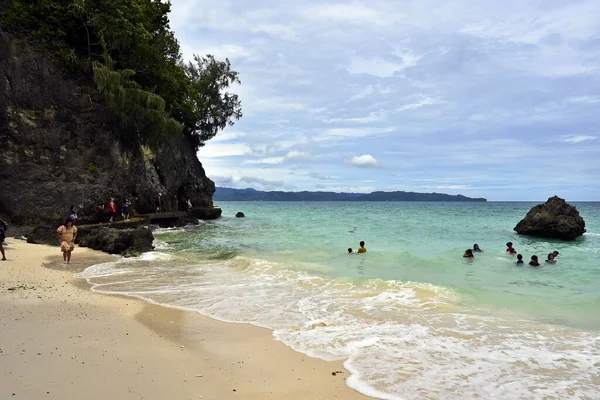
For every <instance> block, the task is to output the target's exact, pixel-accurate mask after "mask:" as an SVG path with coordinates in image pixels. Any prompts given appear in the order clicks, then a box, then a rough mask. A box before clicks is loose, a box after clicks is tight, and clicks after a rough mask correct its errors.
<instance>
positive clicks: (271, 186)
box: [239, 176, 285, 190]
mask: <svg viewBox="0 0 600 400" xmlns="http://www.w3.org/2000/svg"><path fill="white" fill-rule="evenodd" d="M239 180H240V182H242V183H246V184H249V185H252V187H253V188H255V189H258V190H275V189H282V188H283V187H284V186H285V183H284V182H283V181H270V180H267V179H262V178H259V177H256V176H242V177H241V178H240V179H239Z"/></svg>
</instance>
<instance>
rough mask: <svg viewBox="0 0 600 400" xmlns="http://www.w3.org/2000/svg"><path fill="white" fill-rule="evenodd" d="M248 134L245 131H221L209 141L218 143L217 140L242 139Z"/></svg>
mask: <svg viewBox="0 0 600 400" xmlns="http://www.w3.org/2000/svg"><path fill="white" fill-rule="evenodd" d="M246 135H247V134H246V133H244V132H231V131H225V132H219V133H218V134H217V136H215V137H214V138H212V139H211V140H210V142H209V143H216V142H228V141H231V140H234V139H240V138H243V137H245V136H246Z"/></svg>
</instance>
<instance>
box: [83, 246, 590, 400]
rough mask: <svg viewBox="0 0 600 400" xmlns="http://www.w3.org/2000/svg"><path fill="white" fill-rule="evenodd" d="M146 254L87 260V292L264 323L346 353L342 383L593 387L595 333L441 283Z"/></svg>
mask: <svg viewBox="0 0 600 400" xmlns="http://www.w3.org/2000/svg"><path fill="white" fill-rule="evenodd" d="M146 254H147V255H142V257H139V258H137V259H133V260H131V259H130V260H127V261H125V260H122V261H117V262H113V263H104V264H99V265H96V266H92V267H89V268H88V269H86V270H85V271H84V272H82V273H81V274H79V276H81V277H84V278H86V279H87V280H88V282H90V283H91V284H92V287H93V290H94V291H98V292H102V293H112V294H124V295H129V296H134V297H138V298H141V299H145V300H148V301H151V302H153V303H156V304H161V305H166V306H169V307H174V308H181V309H186V310H193V311H196V312H199V313H201V314H203V315H206V316H209V317H212V318H215V319H218V320H221V321H227V322H239V323H250V324H253V325H257V326H261V327H266V328H270V329H272V330H273V336H274V338H275V339H276V340H279V341H281V342H283V343H285V344H286V345H288V346H290V347H291V348H293V349H294V350H296V351H299V352H302V353H304V354H307V355H309V356H312V357H318V358H322V359H325V360H346V361H345V367H346V368H347V369H348V371H349V372H351V376H350V377H349V378H348V380H347V384H348V386H350V387H351V388H353V389H355V390H357V391H360V392H361V393H364V394H365V395H368V396H372V397H377V398H382V399H393V400H396V399H401V398H423V397H437V398H445V399H459V398H460V399H462V398H524V399H538V398H544V397H548V396H555V397H558V398H573V397H582V398H585V397H586V396H587V397H589V398H592V397H593V396H595V393H596V385H595V383H597V382H598V380H599V379H600V375H599V373H598V370H597V365H599V364H600V353H599V352H598V340H599V339H598V338H594V337H593V336H592V335H590V334H587V333H585V332H582V331H577V330H574V329H567V328H558V327H556V326H552V325H548V324H542V323H535V322H531V321H526V320H522V319H519V318H510V316H509V315H504V314H503V315H500V314H496V315H487V314H485V313H478V314H476V313H473V311H470V312H468V311H467V310H465V309H463V308H461V307H460V306H459V304H460V300H461V299H460V298H459V297H458V296H457V294H456V293H455V292H453V291H452V290H449V289H446V288H443V287H440V286H436V285H432V284H422V283H415V282H401V281H393V280H391V281H388V280H382V279H370V280H364V281H351V280H347V279H333V278H329V277H326V276H319V275H318V274H316V273H315V272H314V271H312V270H311V271H310V272H307V271H298V270H294V269H290V268H288V266H287V265H285V264H281V263H275V262H270V261H266V260H260V259H254V258H250V257H240V256H237V257H234V258H232V259H229V260H216V261H215V260H213V261H206V262H203V263H201V264H185V263H184V264H178V263H177V262H173V258H172V256H170V255H168V254H166V255H165V254H163V253H146ZM157 254H158V255H160V254H162V255H160V256H157ZM144 256H145V257H146V258H144ZM163 256H167V257H166V258H161V257H163ZM167 260H169V261H171V262H170V263H169V266H168V267H167V266H165V265H164V261H167ZM150 266H151V268H150ZM165 271H168V273H165Z"/></svg>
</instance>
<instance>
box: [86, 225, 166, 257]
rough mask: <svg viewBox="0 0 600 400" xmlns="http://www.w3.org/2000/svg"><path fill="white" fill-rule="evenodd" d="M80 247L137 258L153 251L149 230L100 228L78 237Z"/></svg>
mask: <svg viewBox="0 0 600 400" xmlns="http://www.w3.org/2000/svg"><path fill="white" fill-rule="evenodd" d="M77 241H78V242H79V245H80V246H81V247H89V248H91V249H94V250H101V251H104V252H106V253H109V254H121V255H123V256H126V257H130V256H138V255H140V254H141V253H144V252H147V251H151V250H153V249H154V247H153V246H152V242H153V241H154V236H153V235H152V232H150V230H149V229H147V228H144V227H139V228H135V229H114V228H110V227H101V228H97V229H94V230H92V231H90V232H89V233H88V234H86V235H85V236H83V237H79V236H78V240H77Z"/></svg>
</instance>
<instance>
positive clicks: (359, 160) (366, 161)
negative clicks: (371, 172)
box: [349, 154, 379, 168]
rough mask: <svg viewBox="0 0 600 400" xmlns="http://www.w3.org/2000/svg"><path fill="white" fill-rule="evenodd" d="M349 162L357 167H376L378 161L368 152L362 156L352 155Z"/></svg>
mask: <svg viewBox="0 0 600 400" xmlns="http://www.w3.org/2000/svg"><path fill="white" fill-rule="evenodd" d="M349 163H350V164H352V165H354V166H355V167H359V168H378V167H379V162H378V161H377V160H376V159H375V158H374V157H373V156H372V155H370V154H365V155H362V156H356V157H352V158H351V159H350V161H349Z"/></svg>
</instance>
